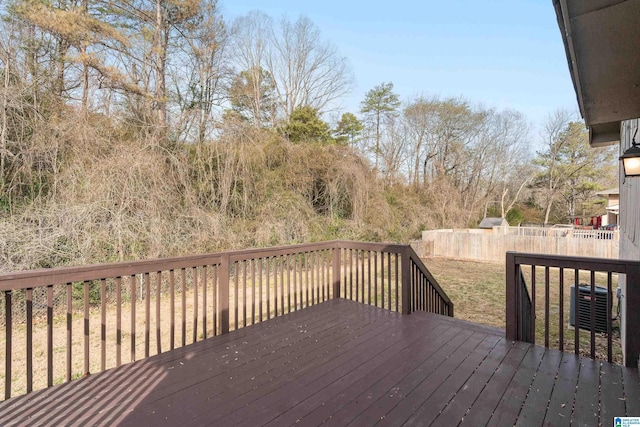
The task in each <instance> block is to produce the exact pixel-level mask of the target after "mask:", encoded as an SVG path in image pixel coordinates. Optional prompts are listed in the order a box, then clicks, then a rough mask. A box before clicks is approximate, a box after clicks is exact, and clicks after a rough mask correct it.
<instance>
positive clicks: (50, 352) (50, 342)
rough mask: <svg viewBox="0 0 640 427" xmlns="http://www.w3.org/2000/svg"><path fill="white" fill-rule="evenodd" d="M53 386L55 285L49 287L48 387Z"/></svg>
mask: <svg viewBox="0 0 640 427" xmlns="http://www.w3.org/2000/svg"><path fill="white" fill-rule="evenodd" d="M52 385H53V285H49V286H47V387H51V386H52Z"/></svg>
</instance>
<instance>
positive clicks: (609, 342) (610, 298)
mask: <svg viewBox="0 0 640 427" xmlns="http://www.w3.org/2000/svg"><path fill="white" fill-rule="evenodd" d="M611 276H612V273H611V272H610V271H609V272H608V273H607V362H609V363H611V361H612V360H613V351H612V347H613V345H612V340H611V333H612V331H611V319H612V315H613V313H612V311H613V289H612V288H613V284H612V282H613V280H612V277H611Z"/></svg>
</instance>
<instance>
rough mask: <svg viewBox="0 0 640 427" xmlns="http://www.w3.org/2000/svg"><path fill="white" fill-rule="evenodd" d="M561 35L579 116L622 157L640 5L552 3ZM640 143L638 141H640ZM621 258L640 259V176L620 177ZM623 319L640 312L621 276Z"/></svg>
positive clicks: (593, 136)
mask: <svg viewBox="0 0 640 427" xmlns="http://www.w3.org/2000/svg"><path fill="white" fill-rule="evenodd" d="M553 4H554V7H555V10H556V15H557V18H558V25H559V26H560V31H561V33H562V39H563V41H564V46H565V51H566V54H567V63H568V65H569V70H570V72H571V78H572V80H573V85H574V88H575V91H576V95H577V99H578V104H579V106H580V112H581V114H582V117H583V118H584V121H585V124H586V125H587V126H588V128H589V142H590V144H591V145H592V146H593V147H600V146H605V145H613V144H616V145H619V147H620V153H623V152H624V151H625V150H627V149H628V148H629V147H630V146H631V145H632V144H631V142H632V138H633V134H634V132H635V131H636V130H637V129H638V127H639V120H638V117H640V59H639V55H640V46H639V44H640V41H639V38H638V29H639V28H640V2H638V1H637V0H593V1H584V0H553ZM638 140H640V139H636V141H638ZM619 188H620V203H619V212H620V215H619V222H618V223H619V226H620V258H622V259H631V260H640V215H639V214H638V206H640V177H629V178H625V177H624V175H623V172H622V171H621V172H620V185H619ZM619 283H620V286H621V287H622V294H623V298H622V299H621V301H622V304H621V311H622V312H621V318H622V319H625V317H626V313H627V310H629V311H630V312H631V311H633V310H640V300H637V299H636V300H633V301H630V300H629V298H626V296H627V286H640V283H633V284H632V283H626V280H625V278H624V277H623V276H621V277H620V282H619ZM636 334H637V332H635V331H626V325H625V322H622V325H621V336H622V340H623V347H624V345H625V342H624V341H625V339H630V340H634V341H635V340H637V339H638V336H637V335H636Z"/></svg>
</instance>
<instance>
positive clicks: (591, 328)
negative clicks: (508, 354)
mask: <svg viewBox="0 0 640 427" xmlns="http://www.w3.org/2000/svg"><path fill="white" fill-rule="evenodd" d="M623 280H624V281H626V290H625V292H624V294H623V295H622V296H621V298H622V299H623V300H624V303H623V305H624V304H625V303H626V307H628V308H629V309H624V308H623V309H622V310H621V311H620V318H619V319H617V320H619V321H620V322H621V323H622V324H624V327H623V328H622V330H621V332H620V333H621V334H622V336H621V338H622V348H621V349H620V351H621V352H622V356H623V357H624V363H625V365H626V366H627V367H637V366H638V356H639V355H640V335H639V334H638V332H637V331H638V329H639V328H640V311H638V310H637V309H636V307H638V306H639V305H638V304H640V261H629V260H619V259H604V258H600V259H598V258H584V257H567V256H555V255H543V254H527V253H516V252H508V253H507V255H506V333H507V338H508V339H513V340H519V341H525V342H531V343H534V344H535V343H536V342H540V343H542V342H544V346H545V347H547V348H549V347H553V348H557V349H559V350H560V351H574V352H575V354H582V355H587V356H590V357H591V358H594V359H595V358H598V359H606V360H608V361H609V362H611V361H612V359H613V358H614V354H613V351H614V346H613V345H612V344H613V343H612V337H613V335H614V331H613V321H612V319H613V318H614V314H615V313H616V312H617V310H614V296H615V295H616V292H614V289H615V288H616V287H617V286H618V284H621V282H622V281H623ZM619 281H620V282H619ZM615 305H617V304H615ZM583 342H586V343H587V344H586V345H585V346H584V347H581V345H582V344H583Z"/></svg>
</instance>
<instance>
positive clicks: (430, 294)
mask: <svg viewBox="0 0 640 427" xmlns="http://www.w3.org/2000/svg"><path fill="white" fill-rule="evenodd" d="M0 292H2V293H3V294H4V304H0V319H1V320H2V323H4V328H2V331H3V332H4V334H1V333H0V345H1V344H2V343H3V342H4V347H5V369H4V382H5V393H4V397H5V399H8V398H10V397H11V396H12V394H14V393H13V392H14V388H15V390H17V391H18V393H22V392H27V393H29V392H31V391H32V390H34V388H42V387H50V386H52V385H54V384H56V383H59V382H64V381H71V380H72V379H74V378H77V377H79V376H85V375H89V374H90V373H95V372H99V371H103V370H105V369H108V368H111V367H114V366H120V365H121V364H122V363H126V362H127V361H134V360H137V359H140V358H142V357H141V355H143V357H144V358H146V357H149V356H151V355H154V354H159V353H162V352H163V351H167V350H173V349H174V348H176V347H181V346H185V345H187V344H190V343H193V342H196V341H199V340H202V339H206V338H207V337H210V336H216V335H220V334H225V333H228V332H229V331H231V330H235V329H240V328H244V327H247V326H250V325H253V324H256V323H259V322H262V321H264V320H268V319H271V318H274V317H278V316H282V315H284V314H287V313H290V312H293V311H296V310H300V309H303V308H304V307H307V306H310V305H314V304H318V303H320V302H322V301H326V300H328V299H331V298H340V297H342V298H347V299H350V300H354V301H359V302H361V303H365V304H371V305H375V306H378V307H381V308H385V309H388V310H393V311H399V312H402V313H405V314H409V313H411V312H412V311H416V310H421V311H429V312H433V313H439V314H443V315H448V316H453V304H452V303H451V301H450V300H449V298H448V297H447V295H446V294H445V293H444V292H443V291H442V289H441V288H440V286H439V285H438V283H437V282H436V281H435V279H434V278H433V276H432V275H431V274H430V273H429V271H428V270H427V269H426V267H425V266H424V264H423V263H422V262H421V261H420V259H419V258H418V256H417V255H416V253H415V252H414V251H413V249H411V247H409V246H407V245H393V244H379V243H359V242H346V241H333V242H324V243H314V244H305V245H295V246H288V247H276V248H267V249H251V250H241V251H231V252H223V253H217V254H206V255H195V256H186V257H176V258H167V259H158V260H147V261H135V262H125V263H113V264H102V265H93V266H84V267H64V268H56V269H43V270H34V271H24V272H19V273H9V274H2V275H0ZM22 372H23V373H24V377H22V376H21V373H22ZM34 372H36V373H40V372H42V375H38V376H37V377H35V378H34ZM45 373H46V375H45Z"/></svg>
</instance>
